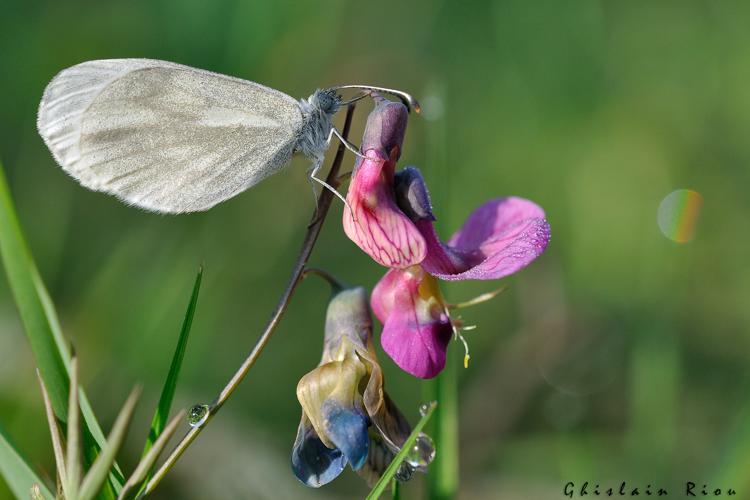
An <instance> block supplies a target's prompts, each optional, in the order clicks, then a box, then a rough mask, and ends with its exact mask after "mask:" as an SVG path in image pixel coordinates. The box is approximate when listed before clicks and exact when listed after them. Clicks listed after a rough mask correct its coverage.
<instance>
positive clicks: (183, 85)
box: [37, 59, 302, 213]
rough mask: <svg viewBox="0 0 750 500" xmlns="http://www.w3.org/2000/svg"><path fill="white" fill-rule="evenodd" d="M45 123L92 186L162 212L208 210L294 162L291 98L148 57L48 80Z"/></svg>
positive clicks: (298, 120)
mask: <svg viewBox="0 0 750 500" xmlns="http://www.w3.org/2000/svg"><path fill="white" fill-rule="evenodd" d="M37 127H38V129H39V133H40V134H41V136H42V138H43V139H44V142H45V143H46V144H47V146H48V147H49V149H50V151H52V154H53V155H54V157H55V159H56V160H57V162H58V163H59V164H60V165H61V166H62V167H63V169H64V170H65V171H66V172H68V173H69V174H70V175H72V176H73V177H74V178H76V179H77V180H78V181H79V182H80V183H81V184H83V185H84V186H86V187H88V188H90V189H93V190H96V191H104V192H107V193H110V194H113V195H115V196H117V197H118V198H121V199H122V200H124V201H125V202H127V203H130V204H133V205H136V206H139V207H142V208H145V209H147V210H153V211H157V212H167V213H181V212H193V211H200V210H207V209H209V208H211V207H212V206H214V205H216V204H217V203H219V202H222V201H224V200H226V199H228V198H231V197H232V196H234V195H236V194H238V193H240V192H241V191H244V190H245V189H247V188H249V187H250V186H252V185H254V184H256V183H258V182H260V181H261V180H263V179H264V178H265V177H267V176H269V175H271V174H273V173H275V172H277V171H278V170H279V169H281V168H282V167H283V166H284V165H285V164H286V163H288V162H289V160H290V159H291V156H292V154H293V152H294V147H295V144H296V141H297V135H298V133H299V132H300V129H301V127H302V112H301V110H300V107H299V104H298V103H297V101H296V100H295V99H293V98H292V97H290V96H288V95H286V94H284V93H282V92H279V91H277V90H273V89H270V88H268V87H264V86H262V85H259V84H257V83H253V82H249V81H246V80H240V79H238V78H232V77H229V76H225V75H220V74H217V73H211V72H209V71H204V70H199V69H195V68H190V67H188V66H182V65H179V64H174V63H169V62H165V61H155V60H149V59H112V60H101V61H89V62H85V63H82V64H79V65H77V66H73V67H71V68H68V69H66V70H64V71H62V72H61V73H59V74H58V75H57V76H56V77H55V78H54V79H53V80H52V81H51V82H50V84H49V85H48V86H47V89H46V90H45V92H44V97H43V98H42V102H41V104H40V106H39V116H38V120H37Z"/></svg>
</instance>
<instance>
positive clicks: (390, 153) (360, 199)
mask: <svg viewBox="0 0 750 500" xmlns="http://www.w3.org/2000/svg"><path fill="white" fill-rule="evenodd" d="M374 99H375V102H376V106H375V109H374V110H373V111H372V112H371V113H370V115H369V116H368V118H367V125H366V127H365V133H364V136H363V138H362V144H361V146H360V149H361V150H362V155H363V156H364V158H358V159H357V163H356V164H355V166H354V171H353V172H352V181H351V183H350V185H349V192H348V193H347V196H346V201H347V204H348V206H349V208H350V210H344V218H343V224H344V232H345V233H346V235H347V236H348V237H349V239H351V240H352V241H353V242H354V243H356V244H357V245H358V246H359V247H360V248H361V249H362V250H364V251H365V252H366V253H367V254H368V255H369V256H370V257H372V258H373V259H375V261H376V262H377V263H379V264H381V265H383V266H386V267H394V268H405V267H409V266H412V265H415V264H419V263H420V262H422V260H424V258H425V255H426V253H427V246H426V242H425V240H424V237H423V236H422V235H421V234H420V232H419V230H418V229H417V227H416V226H415V225H414V223H413V222H412V221H411V220H410V219H409V218H408V217H407V216H406V214H404V213H403V212H402V211H401V209H399V207H398V205H397V204H396V199H395V197H394V193H393V183H394V171H395V168H396V160H398V158H399V156H400V154H401V145H402V143H403V140H404V134H405V132H406V120H407V117H408V113H407V110H406V106H404V105H403V104H401V103H400V102H399V103H396V102H390V101H388V100H387V99H384V98H382V97H379V96H375V97H374Z"/></svg>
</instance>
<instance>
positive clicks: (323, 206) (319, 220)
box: [144, 104, 355, 494]
mask: <svg viewBox="0 0 750 500" xmlns="http://www.w3.org/2000/svg"><path fill="white" fill-rule="evenodd" d="M354 107H355V105H354V104H350V105H349V106H348V107H347V110H346V121H345V122H344V129H343V132H342V135H343V136H344V137H346V136H347V135H348V134H349V129H350V128H351V123H352V115H353V114H354ZM345 150H346V148H345V146H344V144H343V143H342V144H339V148H338V150H337V151H336V156H335V157H334V159H333V163H332V164H331V170H330V171H329V172H328V177H327V178H326V182H328V183H329V184H330V185H332V186H333V187H338V185H339V182H338V174H339V169H340V168H341V163H342V162H343V160H344V151H345ZM332 200H333V193H331V192H330V191H328V190H327V189H324V190H322V192H321V193H320V196H319V197H318V207H317V210H316V211H315V213H314V214H313V217H312V222H311V223H310V225H309V226H308V227H307V232H306V233H305V239H304V240H303V242H302V248H301V249H300V252H299V255H298V256H297V260H296V261H295V263H294V267H293V268H292V275H291V276H290V277H289V281H288V282H287V285H286V288H285V289H284V292H283V293H282V294H281V298H280V299H279V302H278V304H277V305H276V308H275V309H274V310H273V313H272V314H271V319H269V320H268V323H267V324H266V327H265V329H264V330H263V333H261V335H260V338H259V339H258V341H257V342H256V343H255V346H254V347H253V349H252V351H250V354H248V356H247V358H245V361H243V362H242V365H240V367H239V368H238V369H237V371H236V372H235V373H234V375H232V378H231V379H229V382H227V384H226V385H225V386H224V388H223V389H222V390H221V392H220V393H219V395H218V396H217V397H216V399H215V400H214V402H213V403H212V404H211V406H210V408H209V413H208V416H207V418H206V421H205V422H204V423H203V425H201V426H200V427H193V428H192V429H190V430H189V431H188V432H187V433H186V434H185V436H183V438H182V439H181V440H180V442H179V443H177V446H175V448H174V449H173V450H172V452H171V453H170V454H169V456H168V457H167V459H166V460H165V461H164V463H163V464H162V466H161V467H160V468H159V470H158V471H156V473H154V476H153V478H151V480H150V481H149V482H148V485H147V486H146V489H145V490H144V494H149V493H151V491H153V490H154V488H156V486H157V485H158V484H159V482H160V481H161V480H162V479H163V478H164V476H165V475H166V473H167V472H169V470H170V469H171V468H172V466H174V464H175V462H177V460H178V459H179V458H180V456H181V455H182V454H183V453H184V452H185V450H186V449H187V447H188V446H190V444H191V443H192V442H193V441H194V440H195V438H196V437H198V434H200V433H201V431H202V430H203V429H204V428H205V427H206V426H207V425H208V423H209V422H210V421H211V419H212V418H213V417H214V415H215V414H216V413H217V412H218V411H219V409H221V407H222V406H223V405H224V403H225V402H226V400H227V399H229V396H231V395H232V393H233V392H234V391H235V390H236V389H237V386H239V385H240V382H242V380H243V379H244V378H245V376H246V375H247V372H248V371H250V368H252V366H253V365H254V364H255V362H256V361H257V359H258V356H260V353H261V352H262V351H263V348H264V347H265V346H266V344H267V343H268V341H269V340H270V338H271V335H273V332H274V331H275V330H276V327H277V326H278V324H279V321H280V320H281V317H282V316H283V315H284V312H285V311H286V309H287V307H288V306H289V302H290V300H291V298H292V295H293V294H294V290H295V288H297V284H298V283H299V281H300V277H301V276H302V273H303V271H304V270H305V266H306V265H307V261H308V259H309V258H310V254H311V253H312V250H313V247H314V246H315V242H316V241H317V239H318V235H319V234H320V230H321V229H322V227H323V222H324V221H325V218H326V215H327V214H328V209H329V208H330V207H331V201H332Z"/></svg>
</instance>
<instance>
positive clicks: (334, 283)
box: [300, 267, 344, 292]
mask: <svg viewBox="0 0 750 500" xmlns="http://www.w3.org/2000/svg"><path fill="white" fill-rule="evenodd" d="M311 274H314V275H316V276H318V277H320V278H323V279H324V280H326V281H327V282H328V284H329V285H331V289H332V290H333V291H334V292H338V291H341V289H342V288H344V285H342V284H341V282H340V281H339V280H337V279H336V277H335V276H334V275H332V274H331V273H329V272H328V271H325V270H323V269H318V268H317V267H308V268H307V269H305V270H304V271H302V276H300V281H301V280H304V279H306V278H307V277H308V276H310V275H311Z"/></svg>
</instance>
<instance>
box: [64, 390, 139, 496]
mask: <svg viewBox="0 0 750 500" xmlns="http://www.w3.org/2000/svg"><path fill="white" fill-rule="evenodd" d="M139 394H140V390H139V389H138V388H136V389H134V390H133V392H131V393H130V396H128V399H127V401H125V404H124V405H123V407H122V410H120V414H119V415H117V419H115V423H114V425H112V431H111V432H110V433H109V436H107V444H106V446H104V448H102V451H101V453H100V454H99V456H98V457H96V460H94V463H93V464H92V465H91V469H89V471H88V473H87V474H86V477H84V478H83V482H82V483H81V489H80V493H79V494H78V500H91V499H92V498H94V496H95V495H96V494H97V492H99V490H100V489H101V488H102V485H103V484H104V481H105V480H106V479H107V475H108V474H109V470H110V469H111V468H112V465H113V464H114V463H115V458H116V456H117V452H118V451H119V450H120V446H121V445H122V442H123V441H124V439H125V435H126V434H127V432H128V427H129V426H130V421H131V420H132V419H133V411H134V410H135V404H136V403H137V402H138V396H139Z"/></svg>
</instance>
